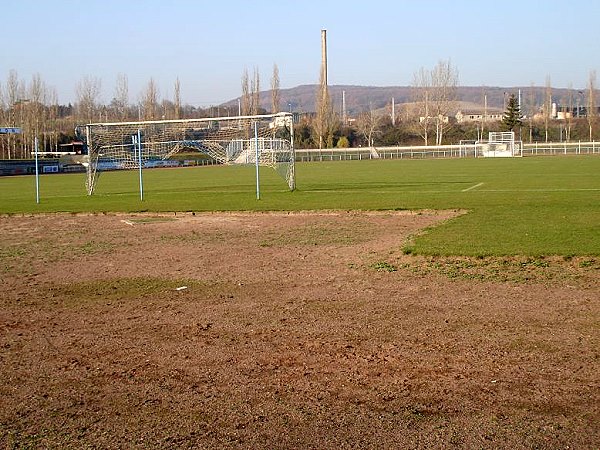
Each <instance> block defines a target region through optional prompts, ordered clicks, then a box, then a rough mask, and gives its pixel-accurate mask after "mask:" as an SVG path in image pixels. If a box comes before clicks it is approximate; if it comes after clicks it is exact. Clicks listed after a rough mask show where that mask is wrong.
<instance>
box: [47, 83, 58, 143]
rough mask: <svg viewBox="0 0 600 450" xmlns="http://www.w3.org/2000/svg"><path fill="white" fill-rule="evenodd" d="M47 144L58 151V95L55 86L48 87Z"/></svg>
mask: <svg viewBox="0 0 600 450" xmlns="http://www.w3.org/2000/svg"><path fill="white" fill-rule="evenodd" d="M48 106H49V108H48V130H47V132H46V134H47V135H48V145H49V147H50V150H54V151H58V95H57V93H56V89H55V88H49V89H48Z"/></svg>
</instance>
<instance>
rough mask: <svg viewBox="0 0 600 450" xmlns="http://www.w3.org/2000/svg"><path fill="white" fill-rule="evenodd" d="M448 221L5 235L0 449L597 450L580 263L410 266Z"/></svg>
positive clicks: (12, 228) (46, 219) (13, 226)
mask: <svg viewBox="0 0 600 450" xmlns="http://www.w3.org/2000/svg"><path fill="white" fill-rule="evenodd" d="M454 214H455V213H454V212H442V213H420V214H416V213H408V212H404V213H397V212H390V213H385V212H379V213H323V214H310V213H306V214H304V213H294V214H283V213H282V214H271V213H265V214H243V213H232V214H199V215H195V216H192V215H183V216H182V215H181V214H179V215H174V214H173V215H162V216H142V215H138V216H131V215H127V216H125V215H123V216H121V215H106V216H104V215H97V216H80V215H48V216H34V217H2V218H0V277H1V279H2V287H3V289H2V292H1V293H0V442H1V443H2V444H3V445H4V446H5V447H7V448H14V447H16V448H21V447H30V446H33V447H59V448H80V447H88V446H89V447H101V448H104V447H108V448H119V447H138V448H173V447H181V448H205V447H219V448H223V447H224V448H264V447H269V448H272V447H276V448H340V447H367V448H424V447H437V448H446V447H461V448H473V447H477V448H497V447H514V448H567V447H570V448H591V447H594V446H595V445H597V443H598V442H600V429H599V427H598V425H597V424H598V423H600V406H599V405H600V394H599V392H600V389H599V388H600V376H599V375H598V374H599V373H600V284H599V283H598V265H597V262H596V261H595V260H593V259H591V258H587V259H585V258H584V259H577V258H563V259H560V258H554V259H542V260H539V259H537V260H532V259H528V258H504V259H502V258H497V259H485V260H477V259H467V258H418V257H413V256H410V255H404V254H403V253H402V247H403V244H404V243H405V242H406V241H407V239H409V237H410V236H411V235H414V234H415V233H417V232H418V231H419V230H421V229H423V228H425V227H428V226H431V225H434V224H435V223H438V222H439V221H442V220H446V219H448V218H449V217H452V216H453V215H454Z"/></svg>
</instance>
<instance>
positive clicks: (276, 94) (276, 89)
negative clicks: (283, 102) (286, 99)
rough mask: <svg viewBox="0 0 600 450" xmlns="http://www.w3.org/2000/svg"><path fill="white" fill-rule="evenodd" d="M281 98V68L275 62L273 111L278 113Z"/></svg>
mask: <svg viewBox="0 0 600 450" xmlns="http://www.w3.org/2000/svg"><path fill="white" fill-rule="evenodd" d="M279 103H280V99H279V68H278V67H277V64H273V77H272V78H271V112H272V113H273V114H274V113H278V112H279V108H280V105H279Z"/></svg>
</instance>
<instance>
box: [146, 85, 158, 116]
mask: <svg viewBox="0 0 600 450" xmlns="http://www.w3.org/2000/svg"><path fill="white" fill-rule="evenodd" d="M142 109H143V111H144V120H155V119H156V117H157V114H158V87H157V86H156V83H155V82H154V78H150V80H149V81H148V84H147V85H146V90H145V91H144V93H143V95H142Z"/></svg>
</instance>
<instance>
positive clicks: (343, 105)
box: [342, 91, 346, 125]
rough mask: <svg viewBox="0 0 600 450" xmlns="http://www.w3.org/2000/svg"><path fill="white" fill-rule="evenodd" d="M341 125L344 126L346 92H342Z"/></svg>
mask: <svg viewBox="0 0 600 450" xmlns="http://www.w3.org/2000/svg"><path fill="white" fill-rule="evenodd" d="M342 123H343V124H344V125H346V91H342Z"/></svg>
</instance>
